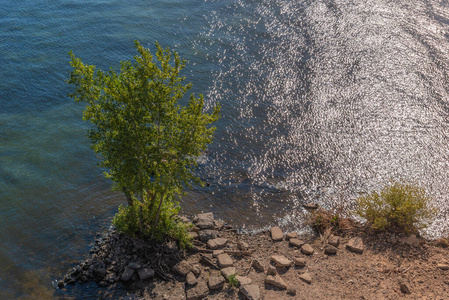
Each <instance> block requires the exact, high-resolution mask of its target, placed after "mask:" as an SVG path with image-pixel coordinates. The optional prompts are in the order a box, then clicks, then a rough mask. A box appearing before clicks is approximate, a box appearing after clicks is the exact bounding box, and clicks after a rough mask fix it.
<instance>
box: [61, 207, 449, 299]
mask: <svg viewBox="0 0 449 300" xmlns="http://www.w3.org/2000/svg"><path fill="white" fill-rule="evenodd" d="M183 221H184V222H190V220H188V219H186V218H184V219H183ZM192 222H193V224H194V227H193V229H192V231H191V232H190V234H191V235H192V237H193V238H194V247H193V249H190V250H188V251H187V252H182V251H179V250H178V248H177V246H176V244H174V243H169V242H167V243H163V244H155V243H145V242H143V241H140V240H138V239H131V238H128V237H125V236H123V235H121V234H119V233H117V232H115V231H114V230H113V229H111V230H109V231H108V232H107V233H105V234H104V235H103V236H102V237H100V238H98V239H97V240H96V241H95V246H94V247H93V248H92V250H91V255H90V257H89V258H88V259H86V260H85V261H83V262H81V263H79V264H78V265H76V266H75V267H73V268H71V269H70V270H69V271H68V272H67V274H66V275H65V276H64V277H63V279H61V280H60V281H59V282H58V287H59V288H63V287H64V286H65V285H70V284H76V283H77V282H89V281H94V282H96V283H97V284H98V285H99V286H104V287H108V288H109V289H114V286H116V285H117V284H122V285H125V286H126V288H127V289H128V291H129V294H128V295H127V296H125V297H123V299H173V300H175V299H176V300H178V299H188V300H193V299H250V300H253V299H317V298H320V297H327V298H328V299H398V298H404V299H448V298H447V297H448V296H447V295H448V292H449V264H448V263H449V250H448V249H449V248H447V246H448V244H447V241H446V240H442V241H438V242H428V241H425V240H423V239H420V238H418V237H416V236H414V235H412V236H405V235H399V234H382V235H366V234H364V233H363V232H356V233H352V234H351V235H345V236H337V235H332V234H330V233H329V234H326V235H324V236H320V237H317V238H314V239H310V238H308V239H307V238H306V237H301V236H299V235H298V233H296V232H283V231H282V229H281V228H279V227H272V228H271V229H270V230H269V231H268V232H262V233H259V234H254V235H249V234H237V232H236V230H234V229H233V228H232V226H229V225H226V224H225V223H224V222H223V221H221V220H216V219H214V216H213V214H212V213H205V214H200V215H198V216H197V217H195V218H194V220H193V221H192Z"/></svg>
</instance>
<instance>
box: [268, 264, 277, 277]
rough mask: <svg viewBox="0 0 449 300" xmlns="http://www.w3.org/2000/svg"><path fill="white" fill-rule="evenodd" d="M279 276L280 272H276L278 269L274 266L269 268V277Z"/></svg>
mask: <svg viewBox="0 0 449 300" xmlns="http://www.w3.org/2000/svg"><path fill="white" fill-rule="evenodd" d="M277 274H278V272H277V271H276V268H275V267H273V266H268V269H267V275H273V276H275V275H277Z"/></svg>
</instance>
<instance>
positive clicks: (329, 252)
mask: <svg viewBox="0 0 449 300" xmlns="http://www.w3.org/2000/svg"><path fill="white" fill-rule="evenodd" d="M324 253H326V254H327V255H334V254H336V253H337V248H336V247H334V246H332V245H326V246H325V247H324Z"/></svg>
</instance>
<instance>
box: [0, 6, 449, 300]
mask: <svg viewBox="0 0 449 300" xmlns="http://www.w3.org/2000/svg"><path fill="white" fill-rule="evenodd" d="M412 2H413V3H412ZM0 7H1V9H0V65H1V66H2V68H0V78H1V81H0V199H1V202H0V298H1V299H15V298H23V299H29V298H33V297H34V298H35V299H47V298H52V297H60V296H61V295H71V296H74V297H78V298H80V299H81V298H85V299H88V298H91V299H95V298H96V297H97V293H103V292H105V290H104V289H103V290H101V289H96V288H95V286H90V287H87V286H86V287H82V288H81V289H78V290H73V289H68V290H64V291H61V290H59V291H56V292H55V290H54V289H53V287H52V282H53V281H54V280H55V279H57V278H58V276H60V275H61V274H62V273H63V272H64V271H66V270H67V269H68V268H69V267H70V266H71V265H72V264H73V263H74V262H75V261H76V260H77V259H80V258H82V257H83V256H84V255H86V253H87V250H88V248H89V243H90V242H91V241H92V239H93V237H94V236H95V233H96V232H97V231H98V230H100V229H101V228H102V226H107V223H108V220H109V219H110V218H111V217H112V216H113V214H114V213H115V211H116V209H117V206H118V205H119V204H123V203H125V201H124V197H123V196H122V195H121V194H118V193H113V192H111V191H110V183H109V182H108V181H107V180H105V179H104V178H103V176H102V171H101V170H99V169H98V168H97V166H96V164H97V162H98V159H97V157H96V156H95V155H94V154H93V153H92V151H91V150H90V147H89V141H88V139H87V137H86V131H87V129H88V128H89V126H90V125H89V124H87V123H85V122H83V121H82V120H81V117H82V110H83V106H82V105H81V104H75V103H73V101H72V100H71V99H70V98H68V97H67V94H68V93H69V92H70V87H69V86H68V85H67V84H66V82H65V80H66V79H67V78H68V74H69V72H70V67H69V63H68V62H69V57H68V54H67V53H68V52H69V51H70V50H73V52H74V53H75V55H76V56H78V57H80V58H81V59H82V60H83V62H85V63H88V64H94V65H96V66H98V67H99V68H102V69H108V68H109V67H117V66H118V65H119V61H121V60H129V59H131V58H132V57H133V56H134V55H135V50H134V40H139V41H140V42H141V43H142V44H143V45H145V46H147V47H149V48H150V49H154V42H155V41H158V42H159V43H160V44H161V45H163V46H169V47H170V48H172V49H176V51H178V52H179V53H180V55H181V57H183V58H184V59H186V60H187V67H186V69H185V73H184V75H186V76H187V78H188V81H190V82H192V83H193V86H194V88H193V91H194V92H195V93H204V95H205V97H206V105H207V106H208V107H211V106H212V105H214V104H215V103H217V102H220V103H221V105H222V107H223V110H222V118H221V119H220V120H219V121H218V122H217V124H216V125H217V132H216V137H215V141H214V143H213V145H211V146H210V147H209V149H208V151H207V153H206V154H205V155H204V157H202V158H201V165H200V168H199V170H198V174H199V176H201V178H202V179H203V180H205V181H207V182H208V183H209V185H208V186H207V187H205V188H196V189H195V190H193V191H192V192H190V193H189V194H188V195H187V196H186V197H184V198H183V199H182V200H181V204H182V206H183V208H184V209H185V213H187V214H194V213H197V212H200V211H213V212H214V213H216V215H217V216H218V217H220V218H223V219H224V220H226V221H232V222H233V223H235V224H237V226H240V227H245V228H248V229H260V228H263V227H265V226H268V225H270V224H273V223H277V224H282V225H285V226H290V227H291V228H295V229H297V230H307V229H306V228H305V227H304V225H303V223H302V221H303V220H304V215H305V213H304V211H303V210H302V208H301V204H302V203H306V202H316V203H319V204H321V205H323V206H325V207H332V206H335V205H343V206H347V207H350V206H351V204H352V203H353V200H354V198H355V197H357V195H359V194H360V193H363V192H366V191H369V190H372V189H377V188H379V187H381V186H383V185H384V184H385V183H387V182H388V181H389V180H390V179H397V178H399V179H403V180H407V181H413V182H416V183H418V184H420V185H421V186H423V187H425V188H426V190H427V191H428V192H429V193H430V194H431V195H432V196H433V197H434V198H435V205H436V206H437V207H438V208H439V215H438V217H437V219H436V220H435V222H434V223H433V224H432V225H431V226H430V227H429V229H428V230H427V231H425V232H423V234H425V235H428V236H429V237H438V236H442V235H447V234H448V233H449V227H448V226H449V225H448V222H447V220H448V217H447V216H448V215H449V208H448V206H449V205H448V200H447V197H448V195H449V185H448V184H447V183H448V182H449V173H448V172H447V169H448V165H449V152H448V150H447V149H448V148H447V145H448V144H449V127H448V125H449V124H448V123H449V104H448V103H449V102H448V99H449V90H448V89H449V74H448V70H449V37H448V36H447V32H449V3H447V1H425V0H417V1H406V0H398V1H387V0H364V1H362V0H355V1H345V0H293V1H292V0H288V1H287V0H285V1H283V0H262V1H253V0H235V1H234V0H231V1H212V0H210V1H209V0H206V1H199V0H184V1H159V0H156V1H140V0H133V1H99V0H98V1H97V0H91V1H30V0H24V1H20V2H17V1H11V0H0Z"/></svg>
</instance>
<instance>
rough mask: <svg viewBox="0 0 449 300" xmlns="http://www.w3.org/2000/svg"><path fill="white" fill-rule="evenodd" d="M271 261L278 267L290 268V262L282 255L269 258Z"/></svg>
mask: <svg viewBox="0 0 449 300" xmlns="http://www.w3.org/2000/svg"><path fill="white" fill-rule="evenodd" d="M271 260H272V261H273V262H274V263H275V264H276V266H278V267H290V266H291V265H292V261H291V260H289V259H288V258H287V257H285V256H284V255H273V256H271Z"/></svg>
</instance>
